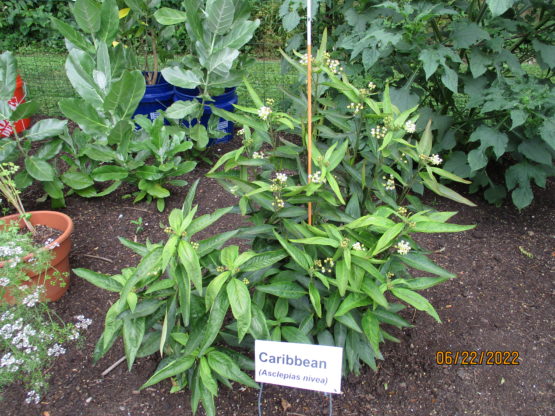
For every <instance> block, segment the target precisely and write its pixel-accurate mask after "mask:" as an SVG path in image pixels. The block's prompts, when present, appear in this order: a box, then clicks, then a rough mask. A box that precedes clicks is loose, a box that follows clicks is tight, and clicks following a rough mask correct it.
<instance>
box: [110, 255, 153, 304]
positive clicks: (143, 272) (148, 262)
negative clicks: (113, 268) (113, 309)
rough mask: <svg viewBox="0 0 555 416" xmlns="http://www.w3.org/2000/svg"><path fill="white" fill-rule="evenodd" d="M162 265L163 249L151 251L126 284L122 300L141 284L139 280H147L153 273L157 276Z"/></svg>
mask: <svg viewBox="0 0 555 416" xmlns="http://www.w3.org/2000/svg"><path fill="white" fill-rule="evenodd" d="M161 263H162V247H161V246H157V247H155V248H154V249H152V251H150V252H149V253H148V254H147V255H146V256H144V257H143V258H142V260H141V261H140V262H139V264H138V265H137V267H136V268H135V271H134V272H133V274H132V275H131V277H130V278H129V279H128V280H127V282H126V283H125V286H124V288H123V290H122V291H121V295H120V296H121V298H122V299H125V298H127V295H128V294H129V292H131V290H132V289H133V288H134V287H135V285H136V284H137V283H138V282H139V280H141V279H144V278H146V277H147V276H149V275H151V274H152V273H154V274H156V273H158V272H159V271H160V265H161Z"/></svg>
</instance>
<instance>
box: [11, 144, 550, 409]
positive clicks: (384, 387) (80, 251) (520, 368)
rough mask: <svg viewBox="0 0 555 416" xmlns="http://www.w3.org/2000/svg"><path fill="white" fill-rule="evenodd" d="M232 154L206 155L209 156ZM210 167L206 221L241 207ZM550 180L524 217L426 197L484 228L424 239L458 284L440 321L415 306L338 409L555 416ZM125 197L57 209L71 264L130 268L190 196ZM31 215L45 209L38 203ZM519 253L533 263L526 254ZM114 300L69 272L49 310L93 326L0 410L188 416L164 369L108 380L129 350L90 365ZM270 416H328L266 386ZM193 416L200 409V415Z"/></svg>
mask: <svg viewBox="0 0 555 416" xmlns="http://www.w3.org/2000/svg"><path fill="white" fill-rule="evenodd" d="M231 147H233V144H232V145H223V146H222V145H220V146H218V145H217V146H214V147H213V148H211V152H213V159H215V158H216V157H217V156H218V155H220V154H223V153H224V152H225V151H227V150H229V148H231ZM208 169H209V166H207V165H206V164H202V165H201V166H200V167H199V168H198V169H197V170H196V171H195V172H193V173H192V174H191V175H189V176H188V177H187V180H188V181H189V182H191V183H192V182H193V181H194V179H196V178H201V185H200V186H199V190H198V194H197V197H196V201H195V202H196V203H197V204H198V205H199V211H200V212H201V213H207V212H211V211H213V210H214V209H216V208H219V207H224V206H229V205H233V204H234V203H235V199H234V198H233V197H232V196H230V195H228V194H227V193H226V192H224V191H223V190H222V189H221V188H220V186H219V185H218V184H217V183H216V182H215V181H213V180H210V179H206V178H204V174H205V173H206V172H207V170H208ZM553 190H554V186H553V183H550V184H549V187H548V189H547V190H545V191H542V192H541V193H540V192H538V193H537V194H536V195H537V196H536V199H535V201H534V203H533V205H532V206H531V207H529V208H527V209H526V210H524V211H522V212H518V211H516V210H515V209H514V208H513V207H511V206H505V207H502V208H496V207H494V206H490V205H488V204H486V203H484V202H483V201H481V200H479V199H478V198H477V197H472V196H471V198H472V199H473V200H475V201H476V202H477V203H478V204H479V206H478V207H477V208H469V207H465V206H461V205H458V204H456V203H452V202H450V201H445V200H440V199H436V198H434V197H429V198H428V203H429V204H431V205H433V206H435V207H436V208H438V209H441V210H453V211H459V214H458V215H457V216H456V217H455V218H454V221H455V222H457V223H461V224H477V227H476V229H474V230H471V231H467V232H464V233H458V234H444V235H422V236H419V237H420V238H419V240H420V241H421V242H422V244H423V245H424V246H425V247H427V248H428V249H429V250H431V251H433V252H435V254H434V255H433V258H434V259H435V260H436V261H437V262H438V263H439V264H440V265H442V266H443V267H445V268H447V269H448V270H450V271H453V272H455V273H457V275H458V278H457V279H454V280H452V281H449V282H446V283H444V284H442V285H440V286H438V287H435V288H432V289H429V290H428V291H426V292H425V295H426V296H427V297H428V298H429V299H430V300H431V301H432V303H433V304H434V306H435V307H436V309H437V310H438V313H439V315H440V316H441V319H442V320H443V323H442V324H437V323H435V322H434V321H433V319H432V318H430V317H429V316H428V315H426V314H425V313H423V312H418V311H414V310H412V309H409V310H408V312H407V314H406V317H407V319H409V320H410V321H411V322H412V323H413V324H414V327H413V328H410V329H406V330H405V331H394V330H392V331H391V332H392V333H393V334H394V335H395V336H397V337H399V338H400V339H401V341H402V342H401V343H400V344H394V343H388V344H386V345H385V346H384V347H383V354H384V356H385V361H383V362H380V365H379V368H378V371H377V372H373V371H372V370H370V369H365V370H364V371H363V372H362V374H360V375H358V376H355V375H351V376H348V377H347V378H345V379H344V380H343V386H342V388H343V394H341V395H335V396H334V397H333V414H334V415H342V416H355V415H358V416H363V415H364V416H366V415H378V414H379V415H399V416H401V415H403V416H405V415H417V416H420V415H422V416H423V415H488V416H496V415H499V416H505V415H522V416H528V415H530V416H532V415H534V416H536V415H545V416H547V415H551V414H555V410H554V406H553V403H554V400H553V387H554V378H553V376H554V374H555V368H554V362H555V360H554V358H555V357H554V349H553V333H554V328H553V316H554V307H553V306H554V303H553V294H554V286H553V266H554V264H555V245H554V242H555V240H554V238H555V218H554V214H555V213H554V209H553V208H554V206H555V195H554V192H553ZM129 191H130V189H122V190H120V191H119V192H118V193H116V194H112V195H110V196H108V197H105V198H103V199H102V200H94V199H83V198H79V197H70V198H68V200H67V208H65V209H63V211H64V212H66V213H67V214H68V215H70V216H71V217H72V218H73V220H74V222H75V232H74V235H73V241H74V248H73V251H72V255H71V265H72V267H86V268H90V269H93V270H96V271H99V272H103V273H116V272H119V270H120V269H121V268H123V267H128V266H132V265H134V264H136V262H137V260H138V258H137V256H136V255H134V254H133V253H131V252H130V251H129V250H127V249H126V248H125V247H123V246H122V245H120V243H119V242H118V240H117V236H122V237H126V238H129V239H133V238H137V240H138V241H144V240H145V239H146V238H149V239H150V240H151V241H160V240H161V239H163V238H164V233H163V231H162V229H161V227H160V225H162V226H163V224H164V223H165V221H166V218H167V214H168V213H169V212H170V209H172V208H175V207H180V206H181V203H182V201H183V198H184V195H185V193H186V189H183V190H177V191H176V192H175V193H174V194H173V195H172V197H171V198H170V200H169V204H168V205H169V206H168V208H167V210H166V213H165V214H160V213H158V212H157V211H156V209H155V207H154V206H153V205H147V204H139V205H133V204H132V202H131V199H122V196H123V195H124V194H125V193H126V192H129ZM36 196H37V195H33V194H28V195H26V202H27V207H28V209H38V208H46V209H47V208H48V205H47V204H44V203H43V204H33V203H32V201H30V198H32V197H36ZM139 217H141V218H142V220H143V227H144V231H143V232H141V233H139V234H138V235H135V230H136V225H134V224H132V223H131V222H130V221H131V220H137V219H138V218H139ZM238 221H240V219H239V217H237V216H228V217H226V218H223V219H222V220H220V222H218V223H217V224H215V226H214V227H213V228H212V229H211V232H220V231H224V230H227V229H231V228H234V227H235V226H236V224H237V222H238ZM525 253H529V254H531V257H529V256H527V255H526V254H525ZM115 299H117V297H116V296H115V294H113V293H109V292H106V291H104V290H101V289H98V288H96V287H94V286H92V285H90V284H89V283H87V282H85V281H83V280H81V279H79V278H78V277H76V276H72V281H71V286H70V288H69V291H68V293H67V294H66V295H65V296H64V297H63V298H62V299H61V300H59V301H58V302H56V304H54V305H53V307H54V308H55V310H56V312H57V313H58V314H60V315H61V316H62V317H63V318H64V319H66V320H68V321H70V320H72V317H73V316H75V315H80V314H83V315H85V316H86V317H89V318H93V319H94V323H93V325H92V326H91V328H90V329H89V331H88V333H87V334H86V341H85V344H84V346H83V347H82V348H71V347H70V348H68V353H67V354H66V355H65V356H63V357H60V358H59V359H58V360H57V361H56V363H55V364H54V366H53V367H52V368H50V369H49V373H50V374H52V378H51V388H50V391H49V393H48V395H47V396H46V397H44V398H43V401H42V402H41V403H40V404H39V405H37V406H29V405H26V404H24V399H25V395H26V391H25V390H24V389H23V387H22V386H19V385H15V386H11V387H10V388H8V389H7V390H6V391H5V394H4V400H3V401H2V402H1V403H0V409H1V410H0V414H2V415H13V416H21V415H37V416H39V415H41V416H79V415H87V416H108V415H110V416H111V415H113V416H138V415H153V416H159V415H168V416H170V415H190V414H191V410H190V405H189V394H188V393H187V392H180V393H176V394H170V393H169V390H170V383H169V382H163V383H161V384H159V385H156V386H153V387H150V388H147V389H145V390H143V391H138V388H139V387H140V386H141V385H142V384H143V383H144V381H145V380H146V379H147V378H148V377H149V376H150V375H151V374H152V372H153V371H154V369H155V367H156V360H155V359H153V358H144V359H139V360H138V362H137V363H136V365H135V366H134V368H133V370H132V371H131V372H128V371H127V368H126V366H125V364H122V365H120V366H119V367H117V368H116V369H114V370H113V371H112V372H110V373H109V374H108V375H107V376H106V377H103V376H102V375H101V373H102V372H103V371H104V370H105V369H106V368H107V367H109V366H110V365H111V364H112V363H114V362H115V361H117V360H118V359H119V358H120V357H121V356H122V355H123V351H122V346H121V343H119V344H117V345H116V347H114V348H113V349H112V350H111V351H110V352H109V353H108V354H107V356H106V357H105V358H104V359H102V360H101V361H100V362H99V363H98V364H97V365H93V364H92V362H91V356H92V352H93V349H94V344H95V342H96V340H97V339H98V337H99V335H100V333H101V331H102V325H103V322H102V320H103V317H104V314H105V312H106V310H107V309H108V308H109V306H110V305H111V303H112V302H114V300H115ZM476 350H480V351H482V350H488V351H516V352H517V353H518V354H519V360H518V362H519V365H485V364H483V365H473V366H460V365H456V366H440V365H437V364H436V363H435V356H436V352H438V351H476ZM257 401H258V390H255V389H251V388H244V387H242V386H240V385H237V384H234V388H233V390H228V389H226V388H222V389H221V393H220V395H219V397H218V399H217V406H218V415H226V416H227V415H230V416H231V415H237V416H239V415H249V416H250V415H257V414H258V406H257ZM262 407H263V410H264V415H290V416H294V415H296V416H298V415H304V416H309V415H327V414H328V398H327V397H326V396H324V395H323V394H321V393H317V392H311V391H303V390H294V389H290V388H284V387H278V386H265V388H264V392H263V396H262ZM198 414H201V415H202V414H204V413H203V411H202V410H200V411H199V412H198Z"/></svg>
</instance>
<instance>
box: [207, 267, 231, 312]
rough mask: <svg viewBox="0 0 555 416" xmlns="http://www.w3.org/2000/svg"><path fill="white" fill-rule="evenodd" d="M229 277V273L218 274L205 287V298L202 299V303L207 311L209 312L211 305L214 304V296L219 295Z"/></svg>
mask: <svg viewBox="0 0 555 416" xmlns="http://www.w3.org/2000/svg"><path fill="white" fill-rule="evenodd" d="M229 276H231V272H230V271H225V272H223V273H220V274H219V275H218V276H216V277H215V278H214V279H212V281H211V282H210V283H209V284H208V286H207V287H206V296H205V297H204V302H205V304H206V310H207V311H208V310H210V308H212V305H213V304H214V300H215V299H216V296H218V294H219V293H220V290H221V289H222V287H223V285H224V284H225V283H226V282H227V279H229Z"/></svg>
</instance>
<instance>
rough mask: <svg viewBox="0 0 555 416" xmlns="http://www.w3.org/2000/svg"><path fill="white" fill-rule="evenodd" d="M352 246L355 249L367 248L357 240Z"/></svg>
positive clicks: (363, 249)
mask: <svg viewBox="0 0 555 416" xmlns="http://www.w3.org/2000/svg"><path fill="white" fill-rule="evenodd" d="M351 248H352V249H353V250H355V251H365V250H366V248H365V247H364V244H361V243H360V242H358V241H357V242H356V243H354V244H353V245H352V246H351Z"/></svg>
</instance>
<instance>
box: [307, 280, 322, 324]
mask: <svg viewBox="0 0 555 416" xmlns="http://www.w3.org/2000/svg"><path fill="white" fill-rule="evenodd" d="M308 296H309V297H310V303H311V304H312V307H313V308H314V311H315V312H316V315H318V318H321V317H322V303H321V301H320V292H319V291H318V289H317V288H316V286H315V285H314V282H312V281H311V282H310V283H309V284H308Z"/></svg>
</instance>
